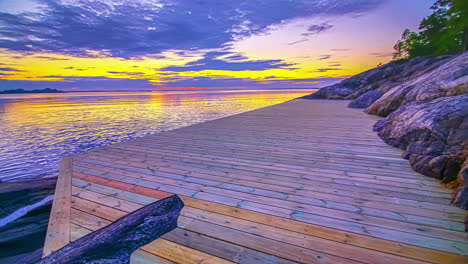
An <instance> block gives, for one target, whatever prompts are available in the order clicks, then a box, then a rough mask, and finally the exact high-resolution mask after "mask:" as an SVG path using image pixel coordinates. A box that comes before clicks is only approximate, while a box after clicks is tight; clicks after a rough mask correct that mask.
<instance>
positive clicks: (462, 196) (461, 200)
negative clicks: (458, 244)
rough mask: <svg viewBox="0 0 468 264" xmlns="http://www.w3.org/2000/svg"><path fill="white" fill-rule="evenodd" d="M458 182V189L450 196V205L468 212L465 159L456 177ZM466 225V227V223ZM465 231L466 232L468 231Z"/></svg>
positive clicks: (466, 164) (467, 165) (467, 175)
mask: <svg viewBox="0 0 468 264" xmlns="http://www.w3.org/2000/svg"><path fill="white" fill-rule="evenodd" d="M458 181H459V182H458V187H457V188H456V189H455V192H453V195H452V203H453V204H454V205H455V206H458V207H460V208H463V209H465V210H468V159H465V163H464V165H463V168H462V169H461V170H460V174H459V175H458ZM467 218H468V215H467ZM467 220H468V219H467ZM466 224H467V225H466V226H467V227H468V223H466ZM466 231H468V229H467V230H466Z"/></svg>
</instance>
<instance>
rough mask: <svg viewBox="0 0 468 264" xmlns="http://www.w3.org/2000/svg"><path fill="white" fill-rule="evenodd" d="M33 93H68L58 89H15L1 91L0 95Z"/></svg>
mask: <svg viewBox="0 0 468 264" xmlns="http://www.w3.org/2000/svg"><path fill="white" fill-rule="evenodd" d="M32 93H66V92H64V91H60V90H57V89H51V88H45V89H37V90H24V89H14V90H5V91H0V94H32Z"/></svg>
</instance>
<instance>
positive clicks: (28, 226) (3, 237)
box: [0, 178, 56, 264]
mask: <svg viewBox="0 0 468 264" xmlns="http://www.w3.org/2000/svg"><path fill="white" fill-rule="evenodd" d="M55 182H56V179H55V178H49V179H37V180H28V181H21V182H2V183H0V263H8V264H9V263H25V262H22V261H20V259H24V258H27V257H28V256H29V255H31V254H34V253H35V252H37V251H40V249H41V248H42V247H43V245H44V240H45V235H46V232H47V223H48V221H49V214H50V209H51V205H52V202H51V201H48V200H44V199H47V197H50V195H53V193H54V189H55ZM42 201H44V202H43V203H42ZM34 205H38V206H34ZM28 207H29V208H30V210H31V211H27V210H23V209H25V208H28ZM24 213H25V214H24ZM17 217H19V218H17ZM11 220H13V221H11ZM34 255H35V258H34V260H36V261H37V260H39V259H40V257H41V256H40V255H37V254H34ZM36 255H37V256H36ZM28 263H32V261H30V262H28Z"/></svg>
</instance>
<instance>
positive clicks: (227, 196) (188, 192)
mask: <svg viewBox="0 0 468 264" xmlns="http://www.w3.org/2000/svg"><path fill="white" fill-rule="evenodd" d="M346 104H347V102H344V101H322V100H304V99H297V100H293V101H290V102H286V103H283V104H279V105H275V106H271V107H267V108H263V109H259V110H255V111H251V112H247V113H243V114H239V115H235V116H231V117H226V118H222V119H218V120H215V121H210V122H206V123H202V124H198V125H194V126H190V127H185V128H181V129H177V130H173V131H169V132H165V133H162V134H159V135H154V136H146V137H143V138H140V139H137V140H132V141H128V142H124V143H120V144H114V145H110V146H107V147H104V148H99V149H96V150H92V151H87V152H83V153H80V154H77V155H74V156H73V157H69V158H66V159H64V162H63V165H62V166H63V167H62V170H61V173H60V178H61V179H60V180H59V184H58V188H57V191H56V195H57V196H56V201H55V202H54V206H53V207H54V208H53V211H52V214H51V221H50V224H49V230H48V237H47V240H46V247H45V251H44V254H45V255H47V254H48V253H50V252H52V251H54V250H57V249H58V248H60V247H61V246H63V245H64V244H66V243H68V242H69V241H73V240H75V239H78V238H79V237H81V236H84V235H86V234H87V233H89V232H92V231H94V230H97V229H99V228H101V227H103V226H105V225H107V224H109V223H111V222H112V221H115V220H116V219H118V218H119V217H122V216H124V215H125V214H127V213H128V212H132V211H134V210H136V209H138V208H140V207H142V206H144V205H145V204H148V203H151V202H153V201H155V200H157V199H161V198H164V197H167V196H168V195H171V194H177V195H179V196H180V197H181V198H182V199H183V201H184V203H185V205H186V206H185V208H184V209H183V211H182V215H181V217H180V219H179V228H177V229H176V230H174V231H173V232H171V233H169V234H166V235H165V236H164V237H163V238H161V239H158V240H156V241H154V242H153V243H151V244H149V245H147V246H144V247H142V248H141V249H140V250H139V251H137V252H136V253H135V254H134V256H133V257H132V263H248V264H250V263H281V264H286V263H332V264H339V263H372V264H374V263H389V264H397V263H428V262H429V263H441V264H451V263H468V257H467V255H468V242H467V240H466V234H465V233H464V230H463V223H462V222H463V217H464V212H463V211H462V210H460V209H458V208H455V207H452V206H450V205H449V199H450V190H448V189H445V188H443V187H441V186H440V185H439V183H438V182H437V181H436V180H434V179H431V178H428V177H425V176H422V175H420V174H418V173H415V172H414V171H413V170H412V169H411V168H410V166H409V165H408V162H407V161H406V160H404V159H402V158H401V151H400V150H398V149H395V148H392V147H390V146H388V145H386V144H385V143H384V142H382V141H381V140H380V139H379V138H378V136H377V135H376V134H375V133H374V132H372V125H373V124H374V123H375V122H376V120H377V119H378V118H377V117H375V116H370V115H366V114H364V113H362V112H361V111H360V110H355V109H349V108H346ZM70 185H71V186H70ZM70 195H71V196H70ZM70 204H71V206H70Z"/></svg>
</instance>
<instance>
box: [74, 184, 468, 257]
mask: <svg viewBox="0 0 468 264" xmlns="http://www.w3.org/2000/svg"><path fill="white" fill-rule="evenodd" d="M79 178H82V179H86V180H88V181H90V182H94V183H97V184H103V185H106V186H109V187H113V188H118V189H121V190H133V191H138V190H144V193H145V195H147V196H151V197H161V196H164V195H170V194H167V193H164V192H161V191H158V190H153V189H150V188H146V187H141V186H140V187H138V188H136V186H134V185H131V184H126V183H122V182H117V181H113V180H108V179H103V178H100V177H95V176H90V175H86V176H85V175H79ZM181 198H182V200H183V201H184V203H185V204H186V207H194V208H198V209H202V210H206V211H210V212H215V213H219V214H225V215H228V216H232V217H236V218H240V219H245V220H249V221H252V222H256V223H262V224H267V225H270V226H274V227H280V228H283V229H286V230H290V231H294V232H298V233H303V234H307V235H310V236H315V237H320V238H324V239H328V240H332V241H336V242H340V243H344V244H350V245H355V246H359V247H364V248H368V249H373V250H378V251H382V252H387V253H391V254H395V255H399V256H404V257H409V258H414V259H419V260H422V261H428V262H431V263H465V262H466V261H468V257H466V256H461V255H457V254H450V253H447V252H443V251H438V250H431V249H428V248H423V247H417V246H412V245H409V244H402V243H395V242H392V241H388V240H383V239H377V238H372V237H369V236H365V235H359V234H354V233H349V232H343V231H339V230H336V229H332V228H326V227H322V226H318V225H312V224H306V223H301V222H297V221H293V220H288V219H284V218H281V217H275V216H272V215H267V214H262V213H257V212H254V211H250V210H244V209H239V208H236V207H231V206H225V205H221V204H217V203H213V202H208V201H203V200H198V199H193V198H190V197H181Z"/></svg>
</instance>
